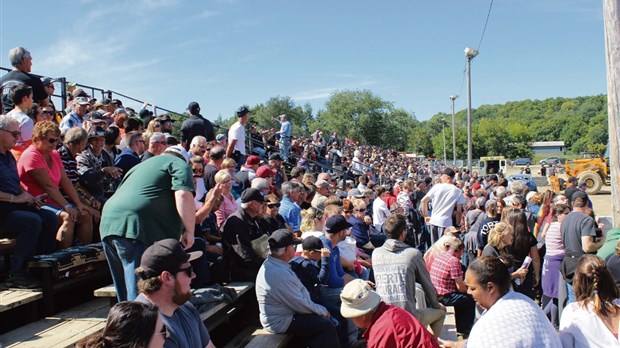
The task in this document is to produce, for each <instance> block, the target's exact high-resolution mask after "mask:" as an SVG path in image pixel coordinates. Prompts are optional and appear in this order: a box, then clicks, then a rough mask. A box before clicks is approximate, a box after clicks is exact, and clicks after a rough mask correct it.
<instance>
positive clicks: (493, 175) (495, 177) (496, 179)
mask: <svg viewBox="0 0 620 348" xmlns="http://www.w3.org/2000/svg"><path fill="white" fill-rule="evenodd" d="M489 180H493V181H498V180H499V179H498V178H497V175H495V174H491V175H490V176H489Z"/></svg>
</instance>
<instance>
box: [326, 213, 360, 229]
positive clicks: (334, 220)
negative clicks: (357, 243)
mask: <svg viewBox="0 0 620 348" xmlns="http://www.w3.org/2000/svg"><path fill="white" fill-rule="evenodd" d="M351 226H353V225H351V224H350V223H349V222H348V221H347V219H345V218H344V216H342V215H340V214H338V215H334V216H332V217H330V218H329V219H327V222H326V223H325V231H326V232H329V233H338V232H340V231H342V230H346V229H347V228H349V227H351Z"/></svg>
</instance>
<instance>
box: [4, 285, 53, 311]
mask: <svg viewBox="0 0 620 348" xmlns="http://www.w3.org/2000/svg"><path fill="white" fill-rule="evenodd" d="M41 298H43V293H42V292H41V291H28V290H12V289H10V290H2V291H0V312H5V311H8V310H10V309H13V308H17V307H19V306H21V305H24V304H26V303H30V302H34V301H36V300H38V299H41Z"/></svg>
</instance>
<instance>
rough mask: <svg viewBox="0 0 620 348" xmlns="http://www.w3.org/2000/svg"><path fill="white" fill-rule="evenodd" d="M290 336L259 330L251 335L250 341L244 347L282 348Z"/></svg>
mask: <svg viewBox="0 0 620 348" xmlns="http://www.w3.org/2000/svg"><path fill="white" fill-rule="evenodd" d="M291 338H292V336H291V335H287V334H274V333H271V332H269V331H267V330H264V329H260V330H256V331H254V332H253V333H252V340H251V341H250V342H249V343H248V344H247V345H246V346H245V347H246V348H260V347H273V348H279V347H284V346H285V345H286V344H287V343H288V342H289V341H290V340H291Z"/></svg>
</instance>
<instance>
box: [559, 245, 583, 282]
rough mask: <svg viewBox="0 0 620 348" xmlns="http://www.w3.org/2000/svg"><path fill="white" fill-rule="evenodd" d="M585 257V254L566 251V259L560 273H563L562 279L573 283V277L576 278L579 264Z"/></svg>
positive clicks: (561, 265)
mask: <svg viewBox="0 0 620 348" xmlns="http://www.w3.org/2000/svg"><path fill="white" fill-rule="evenodd" d="M583 255H584V254H579V253H574V252H571V251H568V250H566V251H565V255H564V259H563V260H562V263H561V264H560V273H562V277H563V278H564V280H565V281H566V282H567V283H569V284H572V283H573V277H574V276H575V270H576V269H577V264H578V263H579V259H580V258H581V256H583Z"/></svg>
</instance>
